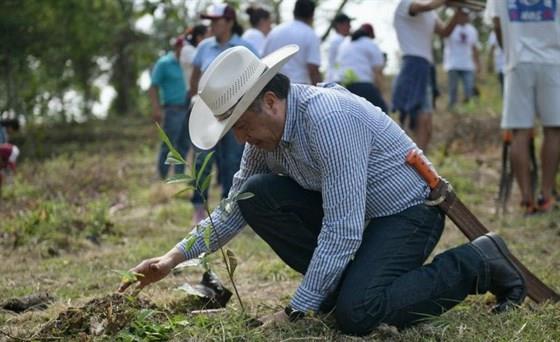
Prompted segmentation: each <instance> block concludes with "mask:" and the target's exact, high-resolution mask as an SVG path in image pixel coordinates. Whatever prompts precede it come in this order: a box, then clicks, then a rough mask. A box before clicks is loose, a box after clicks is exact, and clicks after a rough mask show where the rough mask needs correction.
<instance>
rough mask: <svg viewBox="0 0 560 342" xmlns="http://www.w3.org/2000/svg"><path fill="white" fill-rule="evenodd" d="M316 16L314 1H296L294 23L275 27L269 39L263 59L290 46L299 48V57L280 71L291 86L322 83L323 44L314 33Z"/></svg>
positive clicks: (294, 58)
mask: <svg viewBox="0 0 560 342" xmlns="http://www.w3.org/2000/svg"><path fill="white" fill-rule="evenodd" d="M314 14H315V2H314V1H311V0H297V1H296V4H295V7H294V20H293V21H291V22H287V23H283V24H280V25H278V26H276V27H275V28H273V29H272V31H270V33H269V34H268V36H267V37H266V42H265V45H264V52H263V55H264V56H266V55H268V54H269V53H271V52H273V51H276V50H278V49H279V48H281V47H283V46H286V45H289V44H297V45H298V46H299V51H298V52H297V54H296V55H295V56H294V57H292V58H291V59H290V60H289V61H288V62H287V63H286V64H284V66H283V67H282V69H281V70H280V72H281V73H282V74H284V75H286V76H288V78H289V79H290V81H291V82H292V83H303V84H317V83H319V82H321V81H322V76H321V73H320V72H319V66H320V65H321V51H320V45H321V40H320V39H319V37H318V36H317V34H316V33H315V31H313V27H312V24H313V16H314Z"/></svg>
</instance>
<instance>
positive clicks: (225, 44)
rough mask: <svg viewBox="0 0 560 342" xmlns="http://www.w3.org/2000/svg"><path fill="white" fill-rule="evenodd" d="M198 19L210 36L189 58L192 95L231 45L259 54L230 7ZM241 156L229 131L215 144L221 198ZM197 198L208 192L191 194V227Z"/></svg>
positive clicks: (216, 7) (199, 215)
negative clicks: (207, 23)
mask: <svg viewBox="0 0 560 342" xmlns="http://www.w3.org/2000/svg"><path fill="white" fill-rule="evenodd" d="M200 17H201V18H202V19H210V20H211V24H210V32H211V34H212V36H211V37H209V38H206V39H205V40H203V41H202V42H200V44H199V45H198V47H197V51H196V54H195V56H194V59H193V63H192V64H193V69H192V74H191V79H190V93H191V94H193V95H194V94H196V93H197V92H198V83H199V81H200V78H201V76H202V74H203V72H204V71H205V70H206V69H207V68H208V66H209V65H210V63H212V61H213V60H214V59H215V58H216V57H218V55H219V54H220V53H222V52H223V51H225V50H227V49H229V48H231V47H234V46H245V47H246V48H248V49H249V50H251V51H252V52H253V53H254V54H255V55H257V56H258V55H259V54H258V52H257V50H256V49H255V48H254V47H253V45H251V44H250V43H249V42H247V41H246V40H244V39H243V38H241V35H242V34H243V28H242V27H241V25H239V23H238V22H237V15H236V13H235V9H234V8H233V7H231V6H229V5H227V4H224V3H218V4H212V5H210V6H209V7H208V9H207V11H206V12H205V13H202V14H201V15H200ZM193 101H195V100H193ZM209 152H210V151H203V152H201V153H199V154H198V155H197V159H196V167H197V169H200V168H201V167H202V163H203V162H204V159H205V158H206V155H207V154H208V153H209ZM242 154H243V145H242V144H240V143H238V142H237V141H236V140H235V137H234V135H233V133H232V132H228V133H227V134H226V135H225V136H224V137H223V138H222V139H221V140H220V142H219V143H218V145H216V148H215V155H214V157H215V160H216V164H217V167H218V182H219V183H220V185H221V186H222V198H226V197H227V196H228V194H229V190H230V188H231V185H232V182H233V175H234V174H235V173H236V172H237V170H239V164H240V162H241V156H242ZM211 169H212V163H209V164H208V166H207V167H206V169H205V173H206V174H205V175H204V178H205V177H206V176H207V174H209V173H210V172H211ZM204 178H203V179H204ZM201 196H204V198H208V191H205V193H204V194H200V193H198V192H197V191H196V192H195V194H194V197H193V204H194V215H193V222H194V223H195V224H196V223H198V222H200V221H201V220H202V219H204V217H205V216H206V213H205V211H204V207H203V198H202V197H201Z"/></svg>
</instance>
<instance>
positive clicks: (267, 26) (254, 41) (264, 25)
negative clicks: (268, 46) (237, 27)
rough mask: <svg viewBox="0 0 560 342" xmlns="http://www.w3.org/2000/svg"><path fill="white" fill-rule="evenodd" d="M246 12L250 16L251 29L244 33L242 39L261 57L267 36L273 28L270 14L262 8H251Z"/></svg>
mask: <svg viewBox="0 0 560 342" xmlns="http://www.w3.org/2000/svg"><path fill="white" fill-rule="evenodd" d="M245 12H246V13H247V14H248V15H249V22H250V23H251V27H250V28H249V29H248V30H247V31H245V33H243V36H242V38H243V39H245V40H246V41H248V42H249V43H250V44H251V45H253V47H254V48H255V50H257V52H258V53H259V54H258V56H259V57H261V56H262V54H263V51H264V42H265V40H266V36H267V35H268V33H269V32H270V30H271V28H272V20H271V18H270V12H269V11H267V10H265V9H264V8H261V7H249V8H247V10H246V11H245Z"/></svg>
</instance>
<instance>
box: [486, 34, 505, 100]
mask: <svg viewBox="0 0 560 342" xmlns="http://www.w3.org/2000/svg"><path fill="white" fill-rule="evenodd" d="M487 44H488V52H489V54H488V58H489V59H490V63H488V67H489V71H490V72H492V71H493V72H494V73H496V76H497V77H498V81H499V82H500V87H501V90H502V93H503V92H504V67H505V64H506V56H505V55H504V50H502V48H501V47H500V44H498V39H497V38H496V32H494V31H492V32H490V34H489V35H488V43H487Z"/></svg>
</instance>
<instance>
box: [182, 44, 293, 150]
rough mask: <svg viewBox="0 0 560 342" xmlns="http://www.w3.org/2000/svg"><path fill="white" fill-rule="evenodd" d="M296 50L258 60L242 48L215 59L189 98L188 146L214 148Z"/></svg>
mask: <svg viewBox="0 0 560 342" xmlns="http://www.w3.org/2000/svg"><path fill="white" fill-rule="evenodd" d="M298 50H299V47H298V46H297V45H295V44H292V45H287V46H284V47H282V48H280V49H278V50H276V51H274V52H273V53H271V54H269V55H268V56H266V57H263V58H262V59H259V58H258V57H257V56H255V55H254V54H253V53H252V52H251V51H250V50H249V49H247V48H246V47H243V46H236V47H232V48H229V49H227V50H225V51H224V52H222V53H221V54H220V55H219V56H218V57H216V59H215V60H214V61H213V62H212V64H210V66H209V67H208V69H207V70H206V71H205V72H204V74H203V75H202V77H201V79H200V82H199V91H198V96H195V97H194V98H193V107H192V111H191V116H190V118H189V134H190V137H191V140H192V143H193V144H194V145H195V146H196V147H198V148H199V149H202V150H209V149H211V148H212V147H214V146H216V144H217V143H218V141H219V140H220V139H221V138H222V137H223V136H224V135H225V134H226V133H227V132H228V131H229V130H230V128H231V127H232V126H233V125H234V124H235V122H237V120H238V119H239V118H240V117H241V115H242V114H243V113H244V112H245V111H246V110H247V108H248V107H249V106H250V105H251V103H253V101H254V100H255V98H256V97H257V96H258V95H259V93H260V92H261V90H262V89H263V88H264V87H265V86H266V85H267V84H268V82H269V81H270V80H271V79H272V78H273V77H274V75H276V74H277V73H278V71H279V70H280V68H281V67H282V66H283V65H284V64H285V63H286V62H287V61H288V59H289V58H290V57H291V56H293V55H294V54H295V53H296V52H297V51H298Z"/></svg>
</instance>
